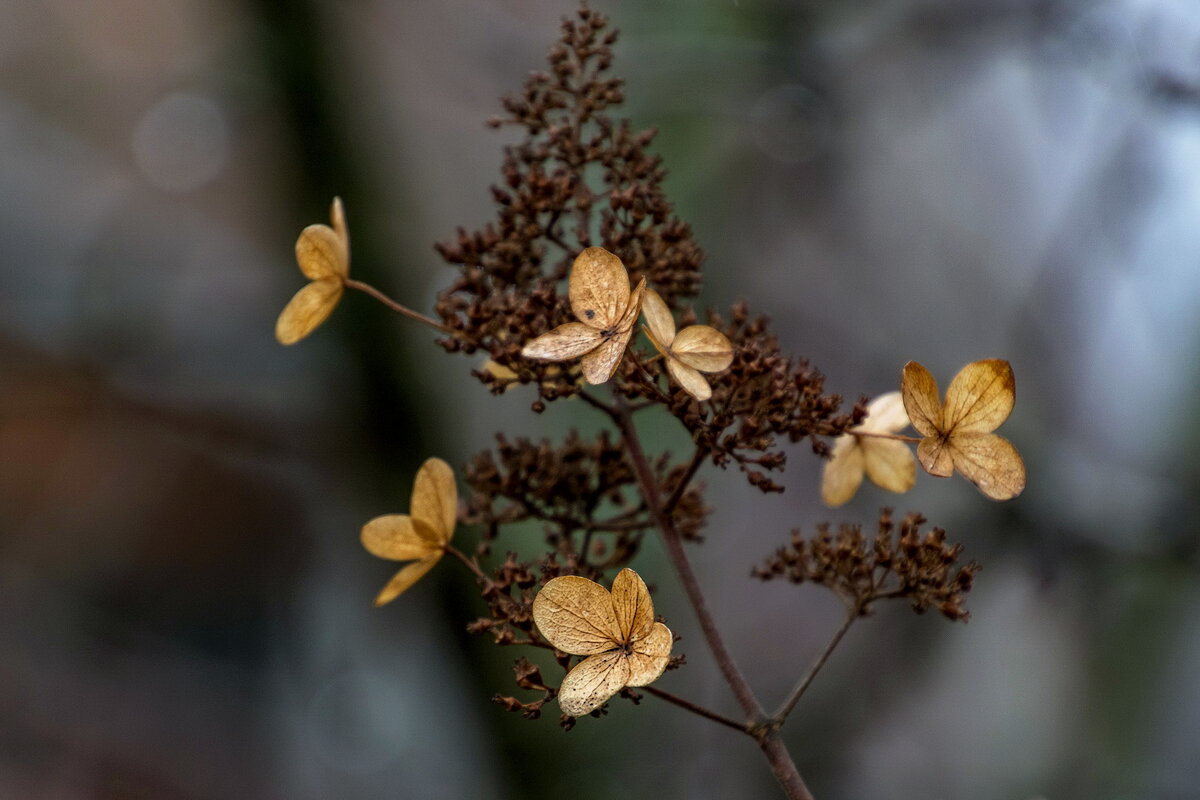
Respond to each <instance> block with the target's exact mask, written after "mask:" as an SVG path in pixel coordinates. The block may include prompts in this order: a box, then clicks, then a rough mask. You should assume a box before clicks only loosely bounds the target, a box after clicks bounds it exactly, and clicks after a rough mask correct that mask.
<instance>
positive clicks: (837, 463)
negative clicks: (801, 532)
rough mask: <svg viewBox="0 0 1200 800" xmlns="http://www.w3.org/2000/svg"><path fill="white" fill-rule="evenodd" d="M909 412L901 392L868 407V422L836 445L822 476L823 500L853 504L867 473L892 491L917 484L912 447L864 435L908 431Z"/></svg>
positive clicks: (854, 428) (883, 395) (881, 398)
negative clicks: (850, 502) (906, 429)
mask: <svg viewBox="0 0 1200 800" xmlns="http://www.w3.org/2000/svg"><path fill="white" fill-rule="evenodd" d="M908 425H909V422H908V412H906V411H905V410H904V400H903V398H902V397H901V395H900V392H888V393H887V394H881V395H879V397H876V398H875V399H874V400H872V401H871V405H869V406H867V419H866V421H864V422H863V424H861V425H857V426H855V427H853V428H851V429H850V430H849V431H848V432H847V433H845V434H843V435H842V436H839V437H838V438H837V440H836V441H834V443H833V452H832V454H831V455H830V457H829V460H828V461H826V462H825V469H824V471H823V472H822V474H821V499H822V500H824V501H825V504H826V505H829V506H840V505H842V504H844V503H847V502H849V501H850V498H852V497H854V493H855V492H857V491H858V487H859V485H860V484H862V479H863V474H864V473H865V474H866V476H867V477H868V478H870V479H871V482H872V483H874V484H875V485H876V486H878V487H880V488H881V489H887V490H888V491H889V492H897V493H900V494H902V493H904V492H907V491H908V490H909V489H911V488H912V487H913V484H914V483H916V481H917V462H916V461H915V460H914V459H913V454H912V450H910V449H909V448H908V445H907V444H905V443H904V442H902V441H899V440H897V439H881V438H877V437H874V436H860V435H857V434H862V433H868V434H869V433H899V432H900V431H902V430H904V429H905V428H907V427H908Z"/></svg>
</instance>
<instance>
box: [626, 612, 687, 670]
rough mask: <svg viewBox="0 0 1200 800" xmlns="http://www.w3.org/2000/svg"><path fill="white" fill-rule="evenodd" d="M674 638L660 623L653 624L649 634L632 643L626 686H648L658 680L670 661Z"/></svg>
mask: <svg viewBox="0 0 1200 800" xmlns="http://www.w3.org/2000/svg"><path fill="white" fill-rule="evenodd" d="M674 643H675V637H674V636H672V635H671V629H670V628H668V627H667V626H666V625H663V624H662V623H661V622H656V623H654V626H653V627H652V628H651V629H650V633H649V634H648V635H647V636H646V637H645V638H643V639H641V640H639V641H637V642H634V643H633V652H632V653H630V655H629V679H628V682H627V683H626V684H625V685H626V686H648V685H649V684H651V683H654V682H655V681H656V680H658V678H659V676H660V675H662V674H663V670H665V669H666V668H667V662H668V661H670V660H671V646H672V645H673V644H674Z"/></svg>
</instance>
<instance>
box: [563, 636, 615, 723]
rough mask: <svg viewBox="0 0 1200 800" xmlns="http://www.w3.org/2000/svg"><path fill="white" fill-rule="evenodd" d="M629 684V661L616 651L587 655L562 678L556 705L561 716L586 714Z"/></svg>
mask: <svg viewBox="0 0 1200 800" xmlns="http://www.w3.org/2000/svg"><path fill="white" fill-rule="evenodd" d="M628 681H629V658H628V657H627V656H626V655H625V654H624V653H622V652H621V651H620V650H610V651H608V652H607V653H601V654H599V655H594V656H589V657H588V658H585V659H584V660H583V661H580V662H579V664H577V665H576V666H575V668H574V669H573V670H571V671H570V672H568V673H567V677H565V678H563V682H562V686H561V687H559V690H558V706H559V708H561V709H562V711H563V713H564V714H570V715H571V716H572V717H581V716H583V715H584V714H590V713H591V712H593V711H595V710H596V709H597V708H599V707H600V706H602V705H604V702H605V701H606V700H608V699H609V698H610V697H612V696H613V695H614V694H616V693H617V692H619V691H621V690H622V689H623V688H625V686H626V684H627V682H628Z"/></svg>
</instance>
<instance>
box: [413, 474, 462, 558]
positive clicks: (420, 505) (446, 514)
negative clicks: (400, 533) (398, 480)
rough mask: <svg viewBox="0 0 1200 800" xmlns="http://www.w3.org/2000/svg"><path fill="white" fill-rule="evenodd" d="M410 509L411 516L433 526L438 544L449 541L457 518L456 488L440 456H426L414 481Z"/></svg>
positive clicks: (452, 475)
mask: <svg viewBox="0 0 1200 800" xmlns="http://www.w3.org/2000/svg"><path fill="white" fill-rule="evenodd" d="M410 509H411V511H412V515H413V518H414V519H417V520H419V521H421V522H425V523H427V524H428V525H429V527H430V528H432V529H433V531H434V532H435V534H436V535H437V537H438V538H437V542H438V543H439V544H446V543H447V542H449V541H450V537H451V536H453V535H454V526H455V523H456V522H457V521H458V488H457V487H456V486H455V485H454V470H452V469H451V468H450V465H449V464H447V463H446V462H445V461H442V460H441V459H440V458H430V459H426V461H425V463H424V464H422V465H421V468H420V469H419V470H417V477H416V479H415V480H414V481H413V494H412V503H411V505H410Z"/></svg>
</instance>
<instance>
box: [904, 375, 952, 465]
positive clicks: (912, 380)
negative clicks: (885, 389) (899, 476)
mask: <svg viewBox="0 0 1200 800" xmlns="http://www.w3.org/2000/svg"><path fill="white" fill-rule="evenodd" d="M900 392H901V394H902V396H903V398H904V410H905V411H907V412H908V418H909V419H910V420H911V421H912V426H913V427H914V428H916V429H917V431H918V432H920V434H921V435H922V436H935V435H937V434H938V433H940V432H941V431H942V400H941V398H940V397H939V396H938V385H937V381H936V380H935V379H934V377H933V375H932V374H930V372H929V370H927V369H925V367H923V366H921V365H920V364H918V363H917V362H916V361H910V362H908V363H907V364H905V365H904V372H903V374H902V376H901V379H900ZM922 463H924V459H922Z"/></svg>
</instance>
